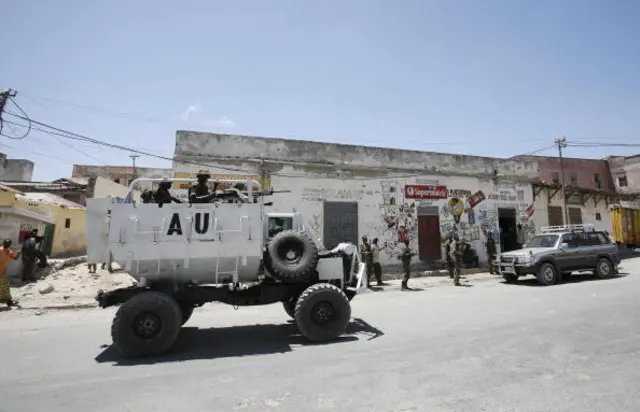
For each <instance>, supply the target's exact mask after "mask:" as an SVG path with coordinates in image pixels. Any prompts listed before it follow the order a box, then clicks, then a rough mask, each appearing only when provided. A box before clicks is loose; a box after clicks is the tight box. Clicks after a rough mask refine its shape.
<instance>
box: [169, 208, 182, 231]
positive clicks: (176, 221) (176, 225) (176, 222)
mask: <svg viewBox="0 0 640 412" xmlns="http://www.w3.org/2000/svg"><path fill="white" fill-rule="evenodd" d="M174 234H175V235H180V236H182V224H181V223H180V214H179V213H174V214H173V216H171V222H169V230H167V236H171V235H174Z"/></svg>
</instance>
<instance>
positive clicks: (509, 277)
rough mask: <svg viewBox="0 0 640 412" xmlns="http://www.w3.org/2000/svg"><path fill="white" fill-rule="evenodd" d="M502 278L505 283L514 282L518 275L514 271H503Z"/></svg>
mask: <svg viewBox="0 0 640 412" xmlns="http://www.w3.org/2000/svg"><path fill="white" fill-rule="evenodd" d="M502 278H503V279H504V281H505V282H506V283H514V282H516V281H517V280H518V275H516V274H514V273H503V274H502Z"/></svg>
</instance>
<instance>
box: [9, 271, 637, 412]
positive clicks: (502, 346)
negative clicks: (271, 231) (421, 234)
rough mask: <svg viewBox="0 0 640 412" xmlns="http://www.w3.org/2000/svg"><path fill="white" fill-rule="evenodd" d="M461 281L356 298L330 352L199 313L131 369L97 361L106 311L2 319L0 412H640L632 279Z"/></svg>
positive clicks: (236, 318) (249, 321)
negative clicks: (163, 351) (164, 349)
mask: <svg viewBox="0 0 640 412" xmlns="http://www.w3.org/2000/svg"><path fill="white" fill-rule="evenodd" d="M625 265H626V266H627V267H628V269H626V270H623V271H624V272H631V273H633V272H640V263H634V262H632V261H627V262H625ZM469 280H471V284H472V285H473V286H470V287H461V288H454V287H449V286H440V287H433V288H427V289H425V290H422V291H416V292H404V293H403V292H400V291H397V290H393V289H396V288H397V286H394V287H389V288H387V289H392V290H387V291H384V292H377V293H370V294H367V295H363V296H361V297H359V298H357V299H356V300H355V301H354V304H353V315H354V316H355V317H356V318H355V319H354V322H353V324H352V326H351V335H350V336H346V337H345V338H344V339H342V340H341V341H340V342H336V343H332V344H328V345H305V344H304V343H303V341H302V340H301V339H300V338H299V337H296V336H295V333H296V329H295V327H293V326H292V325H290V324H289V323H288V322H287V317H286V315H285V313H284V311H283V310H282V309H281V308H280V307H279V306H270V307H262V308H260V307H254V308H241V309H239V310H238V311H234V310H233V308H231V307H227V306H222V305H210V306H209V307H208V308H203V309H202V310H201V311H200V312H197V313H196V314H195V315H194V317H193V318H192V320H191V321H190V322H189V323H188V324H187V327H185V329H184V330H183V331H182V334H181V336H180V338H179V342H178V345H177V347H176V351H175V353H173V354H172V355H170V356H166V357H165V358H163V359H156V360H154V361H148V362H145V363H139V364H137V365H134V364H130V363H126V362H124V361H122V360H121V359H119V358H118V357H117V356H116V355H115V354H114V352H113V350H111V349H110V348H109V346H108V344H109V340H110V338H109V323H110V320H111V316H112V314H113V311H112V310H84V311H65V312H57V313H46V314H44V315H42V316H34V315H33V314H29V315H27V314H25V313H24V312H22V313H20V312H16V313H6V312H5V313H0V336H1V338H0V366H1V368H2V373H0V410H1V411H2V412H14V411H15V412H31V411H38V412H39V411H45V410H46V411H48V412H55V411H66V412H68V411H78V412H88V411H91V412H100V411H110V412H114V411H117V412H120V411H134V412H151V411H153V412H161V411H177V412H180V411H190V412H198V411H208V412H210V411H224V412H230V411H238V410H239V411H291V412H301V411H302V412H312V411H428V412H438V411H491V412H498V411H543V412H549V411H554V412H559V411H580V412H585V411H639V410H640V393H639V391H640V358H639V356H638V353H639V351H640V320H639V319H638V317H639V316H640V315H639V314H640V299H639V298H638V292H639V291H640V276H634V275H623V276H621V277H619V278H616V279H610V280H607V281H597V280H592V279H591V278H585V279H583V280H582V281H581V282H573V283H569V284H563V285H557V286H553V287H538V286H535V283H531V282H523V283H522V284H520V285H506V284H502V283H500V282H499V281H498V280H497V279H495V280H484V281H478V282H475V283H474V281H473V280H472V277H469Z"/></svg>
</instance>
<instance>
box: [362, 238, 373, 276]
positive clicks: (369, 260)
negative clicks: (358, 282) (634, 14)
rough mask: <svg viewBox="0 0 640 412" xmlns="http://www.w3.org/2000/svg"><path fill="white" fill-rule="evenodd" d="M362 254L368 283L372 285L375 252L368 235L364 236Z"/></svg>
mask: <svg viewBox="0 0 640 412" xmlns="http://www.w3.org/2000/svg"><path fill="white" fill-rule="evenodd" d="M360 256H361V257H362V262H363V263H364V264H365V265H366V270H367V285H368V286H369V287H371V276H372V275H373V253H372V250H371V245H370V244H369V239H368V238H367V237H366V236H362V243H361V244H360Z"/></svg>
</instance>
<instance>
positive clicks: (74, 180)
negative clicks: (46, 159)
mask: <svg viewBox="0 0 640 412" xmlns="http://www.w3.org/2000/svg"><path fill="white" fill-rule="evenodd" d="M65 181H67V182H71V183H75V184H77V185H81V186H86V185H88V184H89V179H88V178H86V177H63V178H60V179H57V180H54V181H53V182H54V183H64V182H65Z"/></svg>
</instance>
